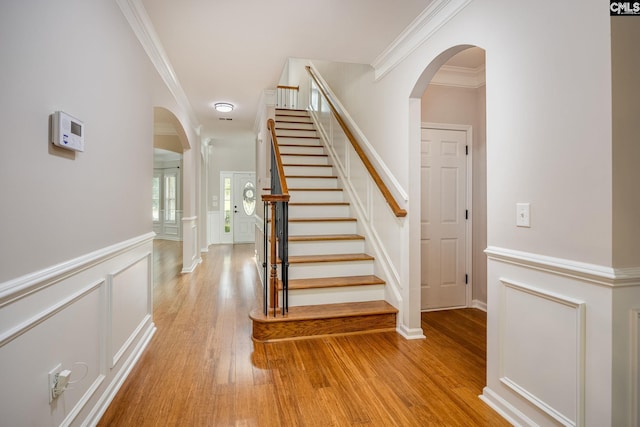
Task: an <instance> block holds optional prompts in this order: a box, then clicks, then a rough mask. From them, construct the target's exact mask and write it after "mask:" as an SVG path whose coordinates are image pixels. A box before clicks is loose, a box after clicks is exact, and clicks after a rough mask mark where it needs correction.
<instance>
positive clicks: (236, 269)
mask: <svg viewBox="0 0 640 427" xmlns="http://www.w3.org/2000/svg"><path fill="white" fill-rule="evenodd" d="M180 248H181V243H179V242H168V241H157V242H155V243H154V251H155V254H154V264H155V267H154V278H155V288H154V321H155V324H156V326H157V332H156V334H155V336H154V337H153V338H152V340H151V342H150V344H149V346H148V348H147V350H146V351H145V352H144V353H143V355H142V357H141V358H140V360H139V362H138V364H137V365H136V366H135V367H134V369H133V370H132V372H131V374H130V376H129V378H128V379H127V380H126V381H125V383H124V384H123V386H122V388H121V389H120V391H119V392H118V394H117V395H116V397H115V398H114V400H113V402H112V404H111V406H110V407H109V409H107V411H106V413H105V414H104V416H103V418H102V421H101V422H100V424H99V425H100V426H160V425H161V426H329V425H333V426H349V425H371V426H389V425H399V426H425V425H446V426H471V425H474V426H482V425H486V426H489V425H490V426H500V425H509V424H508V423H507V422H506V421H504V420H503V419H502V418H501V417H500V416H499V415H498V414H497V413H495V412H494V411H493V410H491V409H490V408H489V407H488V406H486V405H485V404H484V403H483V402H482V401H480V399H479V398H478V395H479V394H480V393H481V392H482V387H483V386H484V383H485V363H486V362H485V355H486V350H485V342H486V339H485V331H486V314H485V313H483V312H481V311H478V310H471V309H469V310H457V311H448V312H446V311H443V312H433V313H429V314H423V317H422V327H423V330H424V333H425V335H426V336H427V339H426V340H414V341H408V340H405V339H404V338H402V337H401V336H400V335H398V334H396V333H395V332H390V333H376V334H365V335H353V336H342V337H333V338H321V339H313V340H300V341H290V342H282V343H275V344H254V343H253V342H252V341H251V323H250V321H249V317H248V313H249V311H250V310H251V309H252V308H253V307H254V306H256V305H257V304H258V301H257V300H256V295H259V294H260V292H259V290H260V285H259V279H258V275H257V269H256V266H255V261H254V259H253V245H235V246H233V245H219V246H211V247H210V248H209V249H210V251H209V252H208V253H206V254H203V255H204V256H203V263H202V264H201V265H200V266H199V267H198V269H197V270H196V271H195V272H194V273H193V274H186V275H182V274H180V266H181V259H180V253H181V249H180Z"/></svg>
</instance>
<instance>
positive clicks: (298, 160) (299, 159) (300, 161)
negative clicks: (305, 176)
mask: <svg viewBox="0 0 640 427" xmlns="http://www.w3.org/2000/svg"><path fill="white" fill-rule="evenodd" d="M282 163H284V164H297V165H327V164H329V159H328V157H326V156H299V155H291V154H282Z"/></svg>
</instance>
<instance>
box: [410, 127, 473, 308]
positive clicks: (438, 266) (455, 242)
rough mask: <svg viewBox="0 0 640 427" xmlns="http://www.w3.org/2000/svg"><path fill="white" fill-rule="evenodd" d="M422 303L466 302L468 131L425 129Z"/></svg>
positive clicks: (448, 304)
mask: <svg viewBox="0 0 640 427" xmlns="http://www.w3.org/2000/svg"><path fill="white" fill-rule="evenodd" d="M421 139H422V141H421V150H420V151H421V174H420V179H421V193H422V194H421V212H422V214H421V242H420V243H421V247H420V249H421V264H422V281H421V301H422V302H421V308H422V309H423V310H433V309H443V308H452V307H464V306H467V305H468V301H467V294H468V292H467V281H468V280H467V271H466V268H467V267H466V266H467V250H468V246H467V244H468V243H470V242H468V241H467V219H466V218H467V216H468V211H467V132H466V131H463V130H449V129H431V128H423V129H422V138H421Z"/></svg>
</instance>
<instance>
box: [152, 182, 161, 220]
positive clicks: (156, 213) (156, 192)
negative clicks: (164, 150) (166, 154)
mask: <svg viewBox="0 0 640 427" xmlns="http://www.w3.org/2000/svg"><path fill="white" fill-rule="evenodd" d="M151 185H152V189H151V216H152V217H153V221H154V222H158V221H160V175H155V176H154V177H153V183H152V184H151Z"/></svg>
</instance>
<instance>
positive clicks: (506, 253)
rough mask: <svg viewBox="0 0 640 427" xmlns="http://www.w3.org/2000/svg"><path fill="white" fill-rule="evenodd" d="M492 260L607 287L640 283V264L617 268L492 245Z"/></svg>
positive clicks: (490, 257)
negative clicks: (639, 265)
mask: <svg viewBox="0 0 640 427" xmlns="http://www.w3.org/2000/svg"><path fill="white" fill-rule="evenodd" d="M484 252H485V253H486V254H487V258H488V259H492V260H495V261H501V262H505V263H508V264H514V265H519V266H521V267H527V268H529V269H533V270H540V271H545V272H548V273H553V274H556V275H560V276H566V277H571V278H574V279H580V280H584V281H586V282H590V283H592V284H595V285H600V286H606V287H616V288H617V287H631V286H640V267H631V268H613V267H607V266H603V265H597V264H589V263H584V262H579V261H574V260H569V259H564V258H556V257H550V256H546V255H539V254H533V253H529V252H523V251H516V250H513V249H506V248H499V247H495V246H489V247H488V248H487V249H485V251H484Z"/></svg>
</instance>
